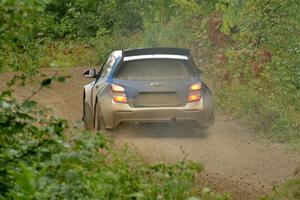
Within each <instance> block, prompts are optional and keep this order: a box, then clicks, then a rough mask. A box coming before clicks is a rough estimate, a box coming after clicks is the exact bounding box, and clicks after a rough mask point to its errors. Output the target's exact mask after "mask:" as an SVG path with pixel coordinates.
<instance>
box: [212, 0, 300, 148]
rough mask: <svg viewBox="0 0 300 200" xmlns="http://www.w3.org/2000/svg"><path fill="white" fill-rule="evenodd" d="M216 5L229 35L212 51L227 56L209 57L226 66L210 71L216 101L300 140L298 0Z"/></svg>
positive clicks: (282, 136) (281, 137)
mask: <svg viewBox="0 0 300 200" xmlns="http://www.w3.org/2000/svg"><path fill="white" fill-rule="evenodd" d="M216 9H217V11H218V12H219V13H221V14H220V15H219V19H221V20H222V24H221V27H220V30H221V31H222V32H223V33H224V34H226V35H227V37H229V38H230V39H231V43H230V44H227V46H226V47H225V48H224V47H223V48H222V49H220V48H219V49H218V53H214V54H219V55H221V56H222V57H223V60H219V63H217V62H216V61H212V60H210V61H212V62H213V63H214V65H215V67H214V68H220V67H222V68H223V69H222V70H220V69H216V71H215V72H214V73H213V74H212V77H218V78H217V79H216V80H217V82H218V83H216V85H218V87H217V88H216V89H215V91H216V94H217V99H218V104H219V105H220V107H221V108H222V110H223V111H227V112H230V113H233V115H234V117H237V118H241V119H244V121H246V122H247V124H250V125H251V126H252V127H254V128H255V129H256V130H258V131H260V132H264V133H269V134H268V135H267V137H271V138H273V139H276V140H277V141H282V142H283V141H289V142H290V143H293V142H296V141H299V138H300V135H299V130H300V129H299V128H300V124H299V118H300V116H299V111H300V110H299V106H300V101H299V97H300V87H299V86H300V85H299V80H300V79H299V77H300V76H299V73H300V68H299V65H300V60H299V58H300V56H299V53H300V51H299V48H300V36H299V34H298V33H299V31H300V20H299V19H300V15H299V12H298V11H299V9H300V3H299V1H280V0H274V1H263V0H250V1H240V0H220V1H219V2H218V3H217V4H216ZM215 18H218V17H215ZM215 20H216V19H215ZM219 55H217V56H219ZM210 65H211V64H210ZM264 135H266V134H264Z"/></svg>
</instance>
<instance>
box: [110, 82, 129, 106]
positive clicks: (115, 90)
mask: <svg viewBox="0 0 300 200" xmlns="http://www.w3.org/2000/svg"><path fill="white" fill-rule="evenodd" d="M111 91H112V95H113V100H114V102H117V103H127V98H126V94H125V88H124V87H123V86H121V85H115V84H111Z"/></svg>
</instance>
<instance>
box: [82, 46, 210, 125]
mask: <svg viewBox="0 0 300 200" xmlns="http://www.w3.org/2000/svg"><path fill="white" fill-rule="evenodd" d="M201 74H202V73H201V71H200V70H199V69H198V68H197V67H196V65H195V63H194V61H193V59H192V57H191V54H190V50H188V49H182V48H143V49H131V50H117V51H114V52H112V53H111V54H110V56H109V57H108V59H107V61H106V63H105V64H104V65H102V66H101V68H100V71H99V72H98V73H97V72H96V70H95V69H90V70H87V71H86V72H84V74H83V75H84V77H87V78H94V79H95V80H94V81H93V82H92V83H90V84H87V85H85V86H84V93H83V121H84V125H85V128H86V129H89V130H95V131H98V130H104V129H114V128H115V127H117V126H118V125H119V124H120V123H121V122H123V121H132V122H162V121H176V120H189V121H194V122H196V123H197V124H198V125H199V126H198V127H199V128H200V129H204V128H207V127H209V126H210V125H212V124H213V123H214V106H213V98H212V93H211V90H210V89H209V88H208V86H207V85H206V84H205V83H204V82H203V80H202V76H201Z"/></svg>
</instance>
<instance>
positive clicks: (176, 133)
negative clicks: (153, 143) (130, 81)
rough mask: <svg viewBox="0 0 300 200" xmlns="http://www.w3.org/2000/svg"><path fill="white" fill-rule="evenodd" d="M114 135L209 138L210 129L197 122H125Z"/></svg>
mask: <svg viewBox="0 0 300 200" xmlns="http://www.w3.org/2000/svg"><path fill="white" fill-rule="evenodd" d="M112 135H113V137H129V138H130V137H135V138H207V137H208V136H209V135H210V131H209V130H201V129H200V128H199V127H198V126H197V125H196V124H194V123H189V122H180V123H179V122H178V123H139V124H133V123H124V124H120V125H119V126H118V127H117V128H116V129H115V130H114V131H113V132H112Z"/></svg>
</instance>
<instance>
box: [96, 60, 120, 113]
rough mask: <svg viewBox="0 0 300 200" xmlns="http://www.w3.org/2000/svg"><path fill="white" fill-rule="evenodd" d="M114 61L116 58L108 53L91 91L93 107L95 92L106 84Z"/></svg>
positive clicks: (99, 90)
mask: <svg viewBox="0 0 300 200" xmlns="http://www.w3.org/2000/svg"><path fill="white" fill-rule="evenodd" d="M115 62H116V58H115V57H114V56H113V55H110V56H109V58H108V60H107V61H106V63H105V64H104V65H103V67H102V68H101V70H100V72H99V78H98V79H97V80H96V81H95V84H94V86H93V91H92V101H93V105H94V106H93V107H95V103H96V97H97V94H98V93H99V92H101V91H102V90H103V89H104V87H105V86H106V81H107V79H108V76H109V74H110V71H111V69H112V66H113V65H114V63H115Z"/></svg>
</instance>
